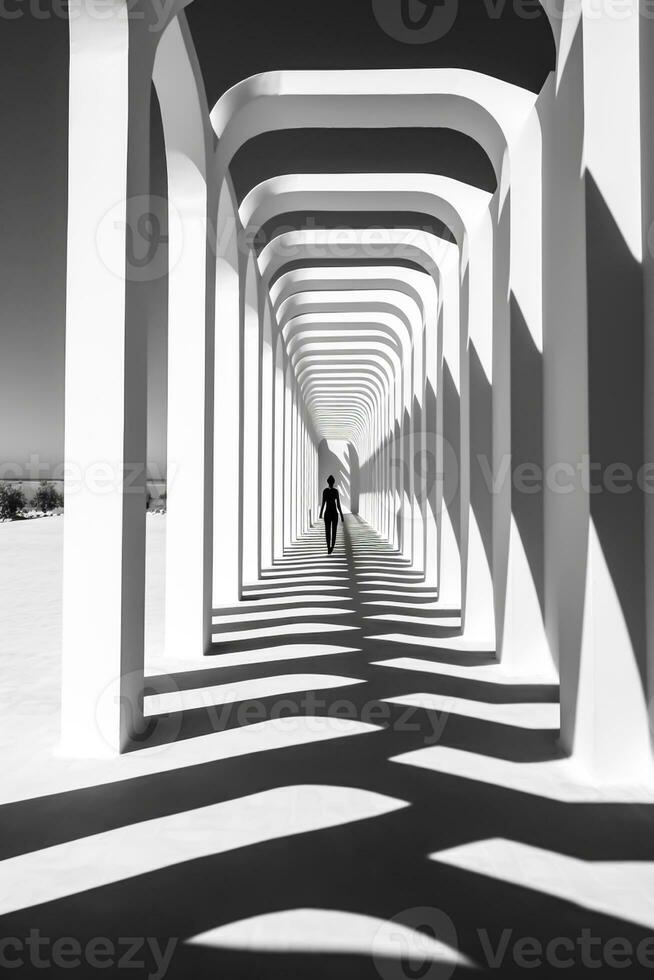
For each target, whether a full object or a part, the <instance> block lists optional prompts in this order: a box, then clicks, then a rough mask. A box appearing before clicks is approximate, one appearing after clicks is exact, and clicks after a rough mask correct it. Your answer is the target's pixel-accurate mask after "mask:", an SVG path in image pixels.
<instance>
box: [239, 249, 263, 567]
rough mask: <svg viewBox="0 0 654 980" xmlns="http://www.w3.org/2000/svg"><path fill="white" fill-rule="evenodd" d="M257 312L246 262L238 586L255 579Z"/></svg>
mask: <svg viewBox="0 0 654 980" xmlns="http://www.w3.org/2000/svg"><path fill="white" fill-rule="evenodd" d="M260 341H261V310H260V292H259V284H258V281H257V274H256V267H255V262H254V258H253V257H252V256H250V257H249V259H248V264H247V271H246V282H245V297H244V306H243V348H242V349H243V369H242V376H241V386H242V401H241V417H242V419H243V435H242V445H241V459H242V463H241V465H242V473H243V476H242V479H243V499H242V503H241V536H242V557H241V561H242V566H241V567H242V583H243V585H254V584H256V582H257V581H258V579H259V452H260V441H259V440H260V433H259V394H260V385H259V378H260V373H261V343H260Z"/></svg>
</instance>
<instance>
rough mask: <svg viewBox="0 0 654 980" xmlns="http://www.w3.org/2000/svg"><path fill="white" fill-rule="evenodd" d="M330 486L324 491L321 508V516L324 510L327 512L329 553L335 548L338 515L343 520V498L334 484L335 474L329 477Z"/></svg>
mask: <svg viewBox="0 0 654 980" xmlns="http://www.w3.org/2000/svg"><path fill="white" fill-rule="evenodd" d="M327 483H328V484H329V485H328V486H326V487H325V489H324V490H323V492H322V506H321V508H320V516H321V517H322V516H323V511H324V514H325V538H326V539H327V554H328V555H331V553H332V551H333V550H334V545H335V544H336V529H337V527H338V515H339V514H340V515H341V521H342V520H343V511H342V510H341V498H340V497H339V495H338V490H335V489H334V484H335V483H336V480H335V479H334V477H333V476H328V477H327Z"/></svg>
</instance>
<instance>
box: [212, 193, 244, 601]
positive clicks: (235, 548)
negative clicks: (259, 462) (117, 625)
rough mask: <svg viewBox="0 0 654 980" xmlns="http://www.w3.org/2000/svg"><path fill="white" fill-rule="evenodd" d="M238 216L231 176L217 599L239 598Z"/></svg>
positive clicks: (220, 252) (224, 269)
mask: <svg viewBox="0 0 654 980" xmlns="http://www.w3.org/2000/svg"><path fill="white" fill-rule="evenodd" d="M237 227H238V225H237V217H236V211H235V205H234V200H233V195H232V191H231V188H230V186H229V183H228V180H227V179H226V180H225V181H224V183H223V186H222V189H221V193H220V200H219V204H218V221H217V231H216V247H217V259H216V335H215V359H214V367H215V374H214V406H215V411H214V481H213V482H214V519H213V601H214V604H215V605H216V606H232V605H235V604H236V603H237V602H238V601H239V579H240V564H239V527H238V526H239V521H238V515H239V512H240V500H241V480H240V465H239V458H240V440H241V423H240V395H239V392H240V387H239V386H240V377H241V367H240V365H241V352H240V336H239V305H240V292H241V280H240V276H239V257H238V249H237Z"/></svg>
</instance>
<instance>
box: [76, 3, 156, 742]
mask: <svg viewBox="0 0 654 980" xmlns="http://www.w3.org/2000/svg"><path fill="white" fill-rule="evenodd" d="M101 6H102V11H100V10H96V7H98V4H97V3H95V2H92V0H73V2H72V3H71V9H70V42H71V48H70V82H69V84H70V93H69V173H68V189H69V199H68V263H67V267H68V273H67V297H66V368H65V371H66V374H65V379H66V387H65V390H66V394H65V468H66V480H65V506H66V520H65V522H64V568H63V676H62V730H61V750H62V752H63V753H64V754H67V755H84V756H99V755H106V754H113V753H116V752H120V751H122V750H124V749H125V748H127V747H128V745H129V744H130V742H131V741H132V740H133V739H134V738H136V737H138V735H139V732H140V731H141V729H142V691H143V646H144V590H145V509H146V503H145V479H146V472H145V460H146V333H145V328H146V324H147V298H148V281H147V280H148V276H147V274H144V273H147V270H143V269H140V270H139V269H138V267H137V265H136V264H135V263H134V261H133V259H134V252H133V251H132V250H131V247H132V246H134V244H135V243H134V240H133V236H134V235H135V234H136V233H137V232H138V229H139V228H140V227H142V225H141V222H142V221H143V218H144V216H146V215H147V214H148V213H149V212H150V206H149V198H148V195H149V133H150V88H151V71H152V62H153V58H154V50H155V37H156V36H155V35H154V34H150V36H149V37H148V36H147V35H148V32H147V29H146V26H145V23H144V22H143V21H137V20H135V19H132V18H129V17H128V13H127V8H126V5H125V4H124V3H122V2H119V0H114V2H112V3H110V4H108V5H107V3H102V5H101ZM130 260H132V261H130Z"/></svg>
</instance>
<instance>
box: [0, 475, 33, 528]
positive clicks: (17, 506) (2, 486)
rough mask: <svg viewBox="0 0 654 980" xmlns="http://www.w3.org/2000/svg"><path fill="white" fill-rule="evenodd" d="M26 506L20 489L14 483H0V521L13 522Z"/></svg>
mask: <svg viewBox="0 0 654 980" xmlns="http://www.w3.org/2000/svg"><path fill="white" fill-rule="evenodd" d="M26 505H27V500H26V499H25V494H24V493H23V490H22V487H20V486H18V485H17V484H16V483H0V520H2V521H13V520H15V519H16V518H17V517H18V515H19V514H20V512H21V511H22V510H23V509H24V508H25V506H26Z"/></svg>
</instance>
